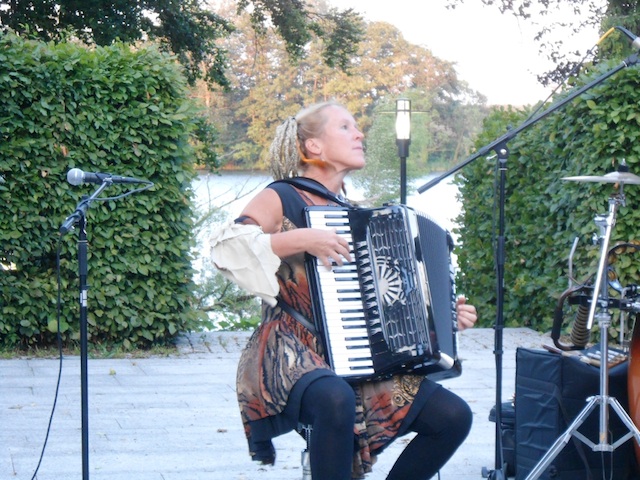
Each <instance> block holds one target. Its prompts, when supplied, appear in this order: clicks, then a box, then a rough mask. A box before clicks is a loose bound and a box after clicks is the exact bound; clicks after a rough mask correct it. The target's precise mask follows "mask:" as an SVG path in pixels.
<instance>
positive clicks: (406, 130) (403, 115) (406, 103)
mask: <svg viewBox="0 0 640 480" xmlns="http://www.w3.org/2000/svg"><path fill="white" fill-rule="evenodd" d="M410 144H411V100H408V99H406V98H399V99H398V100H396V145H397V146H398V156H399V157H400V203H401V204H402V205H404V204H406V203H407V157H408V156H409V145H410Z"/></svg>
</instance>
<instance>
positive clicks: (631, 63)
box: [417, 53, 638, 193]
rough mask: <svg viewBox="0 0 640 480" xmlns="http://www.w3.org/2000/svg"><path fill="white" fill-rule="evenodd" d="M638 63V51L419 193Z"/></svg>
mask: <svg viewBox="0 0 640 480" xmlns="http://www.w3.org/2000/svg"><path fill="white" fill-rule="evenodd" d="M636 63H638V53H634V54H633V55H630V56H629V57H627V58H626V59H624V60H623V61H622V62H621V63H620V64H619V65H617V66H616V67H614V68H613V69H611V70H609V71H607V72H605V73H604V74H602V75H601V76H599V77H598V78H596V79H594V80H592V81H591V82H589V83H587V84H586V85H584V86H582V87H580V88H578V89H577V90H575V91H574V92H572V93H570V94H569V95H567V97H565V98H563V99H562V100H559V101H558V102H556V103H554V104H553V105H551V106H550V107H549V108H547V109H546V110H544V111H542V112H540V114H538V115H536V116H535V117H533V118H530V119H528V120H526V121H524V122H523V123H522V124H521V125H520V126H518V127H516V128H513V129H510V130H509V131H508V132H507V133H505V134H504V135H502V136H501V137H500V138H498V139H496V140H494V141H493V142H492V143H490V144H488V145H486V146H484V147H482V148H481V149H480V150H478V151H477V152H476V153H474V154H473V155H471V156H470V157H468V158H467V159H465V160H463V161H462V162H461V163H459V164H458V165H456V166H454V167H453V168H451V169H450V170H448V171H446V172H444V173H443V174H442V175H440V176H439V177H436V178H434V179H432V180H430V181H429V182H427V183H425V184H424V185H422V186H421V187H418V189H417V190H418V193H424V192H425V191H427V190H429V189H430V188H431V187H433V186H434V185H437V184H438V183H440V182H441V181H442V180H444V179H445V178H447V177H449V176H450V175H453V174H454V173H456V172H457V171H459V170H461V169H462V168H464V167H465V166H467V165H469V164H470V163H472V162H473V161H475V160H477V159H478V158H480V157H482V156H485V155H487V154H489V152H491V151H496V152H497V150H498V149H499V148H500V147H501V146H503V145H504V144H506V143H507V142H508V141H509V140H511V139H513V138H514V137H515V136H516V135H518V134H519V133H520V132H522V131H523V130H526V129H527V128H529V127H530V126H532V125H534V124H536V123H538V122H539V121H540V120H542V119H543V118H546V117H548V116H549V115H550V114H552V113H553V112H555V111H556V110H559V109H560V108H562V107H564V106H565V105H566V104H567V103H569V102H571V101H573V100H574V99H575V98H576V97H578V96H580V95H582V94H583V93H584V92H586V91H588V90H591V89H592V88H593V87H595V86H596V85H599V84H600V83H602V82H603V81H605V80H606V79H607V78H609V77H612V76H613V75H615V74H616V73H618V72H619V71H620V70H623V69H625V68H627V67H632V66H634V65H635V64H636Z"/></svg>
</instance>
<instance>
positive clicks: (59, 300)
mask: <svg viewBox="0 0 640 480" xmlns="http://www.w3.org/2000/svg"><path fill="white" fill-rule="evenodd" d="M61 248H62V236H59V237H58V248H57V250H56V281H57V287H58V298H57V304H58V305H57V308H56V318H57V323H58V328H57V331H56V338H57V342H58V358H59V364H58V379H57V381H56V391H55V394H54V395H53V405H52V407H51V414H50V415H49V424H48V425H47V432H46V434H45V437H44V443H43V444H42V450H41V451H40V458H39V459H38V465H37V466H36V469H35V471H34V472H33V476H32V477H31V480H36V478H37V475H38V471H39V470H40V465H41V464H42V459H43V458H44V452H45V450H46V448H47V442H48V441H49V434H50V433H51V423H52V422H53V415H54V413H55V411H56V404H57V403H58V395H59V393H60V380H61V378H62V358H63V357H62V332H61V331H60V320H61V317H62V298H61V296H62V280H61V276H60V250H61Z"/></svg>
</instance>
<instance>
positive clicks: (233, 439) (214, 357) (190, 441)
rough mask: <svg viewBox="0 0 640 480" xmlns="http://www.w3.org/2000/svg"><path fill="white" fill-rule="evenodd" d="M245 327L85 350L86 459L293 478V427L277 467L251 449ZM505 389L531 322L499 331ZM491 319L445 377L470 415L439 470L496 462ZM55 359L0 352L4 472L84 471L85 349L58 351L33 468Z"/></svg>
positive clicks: (22, 479)
mask: <svg viewBox="0 0 640 480" xmlns="http://www.w3.org/2000/svg"><path fill="white" fill-rule="evenodd" d="M248 335H249V334H248V333H236V332H211V333H206V334H205V333H194V334H190V335H186V336H183V337H181V338H180V339H179V342H178V352H177V353H176V354H175V355H172V356H169V357H152V358H143V359H137V358H136V359H90V360H89V362H88V363H89V373H88V391H89V412H88V417H89V468H88V471H87V472H86V473H87V476H88V477H89V478H91V479H95V480H103V479H105V480H106V479H109V480H178V479H179V480H205V479H206V480H289V479H291V480H294V479H295V480H300V479H301V478H302V470H301V467H300V452H301V450H302V449H303V448H304V441H303V439H302V438H301V437H300V436H299V435H298V434H297V433H294V432H292V433H289V434H287V435H283V436H282V437H278V438H276V439H275V440H274V445H275V447H276V450H277V459H276V464H275V465H274V466H262V465H259V464H257V463H254V462H252V461H251V460H250V458H249V456H248V453H247V446H246V442H245V439H244V434H243V431H242V425H241V422H240V415H239V412H238V407H237V403H236V395H235V371H236V365H237V360H238V357H239V354H240V351H241V349H242V347H243V345H244V343H245V342H246V339H247V338H248ZM503 338H504V356H503V363H504V365H503V389H502V399H503V400H505V401H506V400H507V399H509V398H510V397H511V396H512V395H513V393H514V390H515V351H516V348H517V347H526V348H541V345H542V344H543V343H550V339H549V338H548V337H547V336H544V335H540V334H538V333H536V332H533V331H531V330H529V329H524V328H516V329H505V331H504V336H503ZM493 349H494V331H493V329H482V328H476V329H472V330H467V331H465V332H463V333H461V334H460V344H459V355H460V357H461V358H462V361H463V373H462V375H461V376H460V377H458V378H455V379H448V380H444V381H443V382H442V383H443V385H444V386H445V387H447V388H450V389H451V390H453V391H454V392H456V393H457V394H458V395H460V396H461V397H463V398H464V399H465V400H467V402H468V403H469V404H470V406H471V408H472V410H473V413H474V425H473V427H472V430H471V433H470V435H469V437H468V438H467V441H466V443H465V444H464V445H463V446H462V448H461V449H460V450H459V451H458V452H457V453H456V454H455V455H454V457H453V458H452V459H451V461H450V462H449V463H448V464H447V465H446V466H445V468H443V470H442V471H441V478H442V479H449V480H463V479H464V480H469V479H476V478H477V479H480V478H482V475H481V471H482V468H483V467H489V468H493V467H494V455H495V424H494V423H492V422H490V421H489V418H488V417H489V412H490V410H491V408H492V407H493V405H495V399H496V393H495V377H496V368H495V356H494V353H493ZM59 366H60V361H59V360H58V359H42V358H19V359H10V360H0V479H2V480H28V479H32V478H36V479H37V480H72V479H82V478H83V468H82V453H81V452H82V448H81V445H82V444H81V441H82V440H81V438H82V437H81V406H80V404H81V402H80V400H81V398H80V397H81V392H80V359H79V357H75V356H70V357H64V359H63V361H62V374H61V379H60V387H59V395H58V398H57V404H56V409H55V414H54V416H53V419H52V422H51V428H50V434H49V438H48V442H47V444H46V449H45V451H44V456H43V458H42V461H41V464H40V466H39V470H38V472H37V476H35V477H34V472H35V471H36V468H37V467H38V463H39V458H40V454H41V451H42V449H43V444H44V441H45V436H46V432H47V426H48V423H49V418H50V414H51V409H52V405H53V402H54V396H55V390H56V382H57V378H58V370H59ZM410 438H411V437H410V436H408V437H404V438H402V439H399V440H398V441H396V442H395V443H394V444H392V446H390V447H389V448H388V449H387V450H386V451H385V452H384V453H383V454H382V455H381V456H380V458H379V459H378V463H377V464H376V465H375V466H374V470H373V473H371V474H369V475H368V476H367V479H368V480H378V479H384V478H385V477H386V475H387V474H388V472H389V470H390V469H391V466H392V465H393V462H394V461H395V459H396V458H397V456H398V455H399V453H400V451H401V450H402V448H403V446H404V445H406V443H407V442H408V441H409V439H410Z"/></svg>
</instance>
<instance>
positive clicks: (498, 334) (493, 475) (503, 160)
mask: <svg viewBox="0 0 640 480" xmlns="http://www.w3.org/2000/svg"><path fill="white" fill-rule="evenodd" d="M637 63H638V54H637V53H634V54H633V55H631V56H629V57H628V58H626V59H625V60H623V61H622V62H621V63H620V64H619V65H618V66H616V67H614V68H613V69H611V70H609V71H608V72H605V73H604V74H603V75H601V76H599V77H598V78H596V79H595V80H593V81H591V82H589V83H588V84H586V85H584V86H583V87H581V88H578V89H576V90H574V91H573V92H570V93H569V95H567V96H566V97H565V98H563V99H562V100H560V101H558V102H557V103H554V104H552V105H551V106H550V107H549V108H547V109H546V110H543V111H542V112H540V113H539V114H538V115H535V116H534V117H532V118H530V119H528V120H526V121H525V122H523V123H522V124H521V125H520V126H518V127H516V128H513V129H511V130H509V131H508V132H507V133H505V134H504V135H503V136H501V137H500V138H498V139H497V140H495V141H494V142H492V143H490V144H489V145H487V146H485V147H483V148H481V149H480V150H478V151H477V152H476V153H475V154H473V155H471V156H470V157H469V158H467V159H466V160H464V161H462V162H461V163H460V164H458V165H457V166H455V167H453V168H452V169H451V170H449V171H447V172H445V173H443V174H442V175H440V176H439V177H437V178H434V179H433V180H431V181H429V182H427V183H425V184H424V185H423V186H421V187H419V188H418V193H424V192H425V191H426V190H428V189H429V188H431V187H433V186H434V185H436V184H438V183H440V182H441V181H442V180H443V179H444V178H447V177H449V176H450V175H452V174H454V173H456V172H457V171H459V170H461V169H462V168H464V167H465V166H466V165H468V164H470V163H471V162H473V161H475V160H477V159H478V158H480V157H484V156H486V155H489V154H490V153H491V152H495V153H496V154H497V161H498V169H499V171H500V185H499V209H500V212H499V225H498V230H499V231H498V238H497V243H496V249H495V263H496V277H497V278H496V288H497V296H496V298H497V307H496V308H497V310H496V322H495V326H494V328H495V340H494V355H495V362H496V405H495V412H496V414H495V421H496V431H495V438H496V441H495V469H494V470H490V471H488V470H487V469H486V468H483V471H482V472H481V474H482V476H483V477H485V478H489V479H491V480H505V479H506V478H507V474H506V471H505V470H506V469H505V466H504V458H503V451H502V432H501V430H500V429H501V427H502V356H503V353H504V352H503V351H502V348H503V345H502V338H503V331H502V330H503V329H504V312H503V310H504V259H505V212H504V210H505V188H506V172H507V159H508V156H509V150H508V147H507V144H508V142H509V141H510V140H511V139H513V138H515V136H516V135H518V134H519V133H520V132H522V131H523V130H525V129H527V128H529V127H530V126H532V125H534V124H536V123H538V122H539V121H540V120H542V119H543V118H546V117H547V116H549V115H550V114H551V113H553V112H555V111H556V110H559V109H560V108H562V107H564V106H565V105H566V104H568V103H569V102H571V101H573V100H574V99H575V98H576V97H578V96H580V95H582V94H583V93H584V92H586V91H588V90H590V89H591V88H593V87H595V86H596V85H599V84H600V83H602V82H603V81H605V80H606V79H607V78H609V77H611V76H613V75H614V74H616V73H618V72H619V71H620V70H622V69H624V68H627V67H631V66H634V65H635V64H637Z"/></svg>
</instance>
